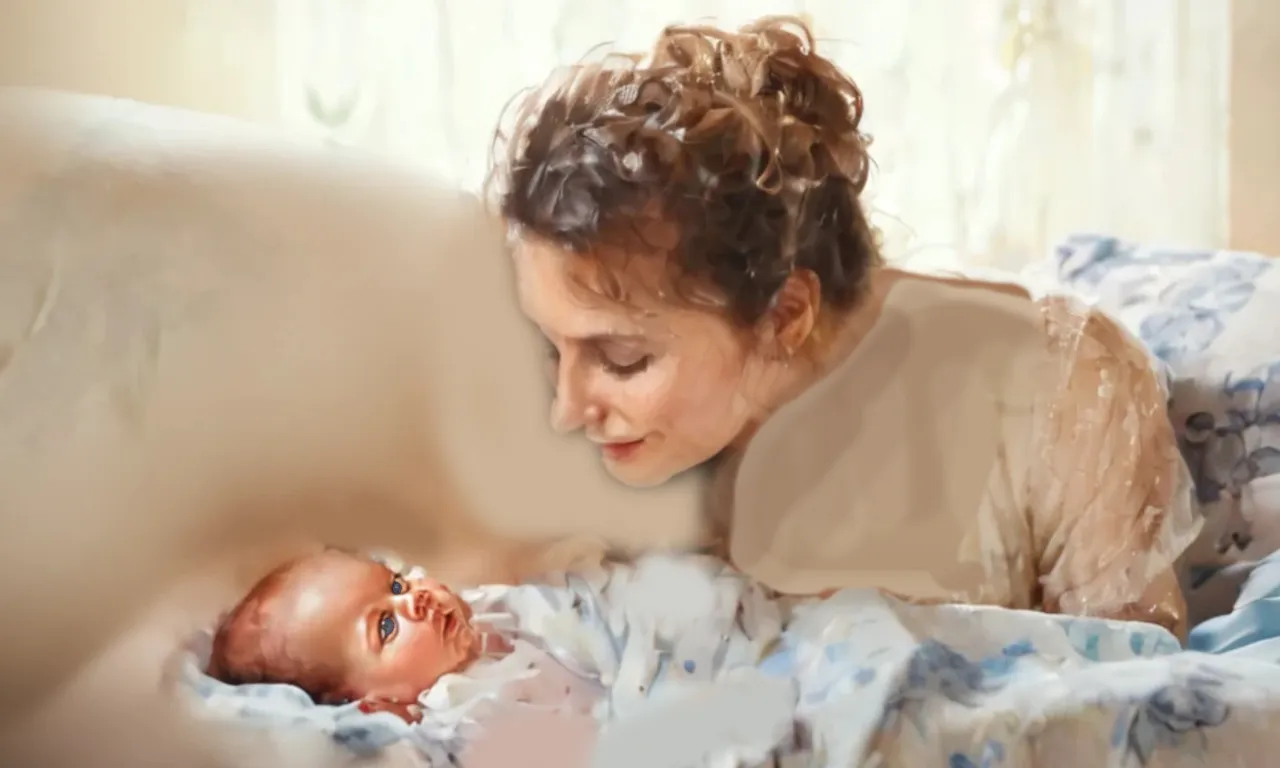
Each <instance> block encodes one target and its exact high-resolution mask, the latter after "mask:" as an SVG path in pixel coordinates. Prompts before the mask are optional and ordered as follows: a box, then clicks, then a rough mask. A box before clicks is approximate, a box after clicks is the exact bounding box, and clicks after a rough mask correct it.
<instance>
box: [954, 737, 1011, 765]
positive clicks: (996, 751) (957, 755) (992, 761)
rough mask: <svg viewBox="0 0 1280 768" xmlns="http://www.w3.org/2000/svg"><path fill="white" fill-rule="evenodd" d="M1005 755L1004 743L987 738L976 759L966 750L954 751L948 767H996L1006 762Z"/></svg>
mask: <svg viewBox="0 0 1280 768" xmlns="http://www.w3.org/2000/svg"><path fill="white" fill-rule="evenodd" d="M1004 756H1005V748H1004V744H1001V743H1000V742H998V741H996V740H994V739H987V742H986V743H985V744H983V745H982V750H981V751H980V752H979V753H978V756H977V758H976V759H975V758H973V757H970V756H969V755H967V754H965V753H964V752H953V753H952V754H951V757H950V759H948V760H947V766H948V768H996V766H999V765H1003V764H1004Z"/></svg>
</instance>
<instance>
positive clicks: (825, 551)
mask: <svg viewBox="0 0 1280 768" xmlns="http://www.w3.org/2000/svg"><path fill="white" fill-rule="evenodd" d="M1166 400H1167V393H1166V392H1165V389H1164V385H1163V381H1162V380H1161V377H1160V375H1159V374H1158V373H1157V369H1156V368H1155V366H1154V365H1153V362H1152V360H1151V359H1150V358H1149V357H1148V356H1147V354H1146V352H1145V351H1144V350H1143V348H1142V347H1141V345H1140V344H1139V343H1138V342H1137V341H1136V340H1134V339H1133V338H1132V337H1130V336H1129V335H1128V334H1126V333H1125V332H1124V331H1122V330H1121V329H1120V328H1119V326H1117V325H1116V324H1115V323H1114V322H1113V321H1112V320H1110V319H1109V318H1107V317H1106V316H1104V315H1101V314H1099V313H1096V312H1094V311H1092V310H1090V309H1089V308H1088V307H1085V306H1082V305H1080V304H1077V303H1074V302H1073V301H1071V300H1069V299H1066V298H1063V297H1052V296H1048V297H1039V298H1036V297H1033V296H1032V295H1031V294H1030V293H1028V292H1027V291H1024V290H1022V289H1021V288H1018V287H1016V286H1012V285H1000V284H992V283H980V282H973V281H964V280H949V279H938V278H930V277H924V276H917V275H903V276H902V277H901V279H898V280H896V281H895V282H893V284H892V287H891V288H889V290H888V292H887V294H886V295H885V296H884V305H883V309H882V313H881V315H880V317H879V319H878V320H877V322H876V324H875V325H874V327H873V328H872V329H871V330H870V332H869V333H868V334H867V335H866V337H865V338H863V339H862V340H861V342H860V343H859V344H858V346H857V347H856V349H855V350H854V351H853V352H852V354H851V356H849V357H848V358H847V359H845V360H843V361H842V362H841V363H840V364H839V365H838V366H837V367H835V368H834V369H833V370H831V371H830V372H829V373H828V374H827V375H826V376H825V377H824V378H823V379H822V380H820V381H819V382H818V384H817V385H816V386H814V387H813V388H811V389H810V390H808V391H807V392H805V393H804V394H803V395H802V396H800V397H799V398H798V399H796V400H795V401H793V402H791V403H790V404H788V405H786V406H785V407H783V408H782V409H781V410H780V411H778V412H777V413H776V414H774V415H773V417H772V418H771V419H770V420H769V421H767V422H766V423H765V425H764V426H763V427H762V428H761V430H760V431H759V432H758V433H757V434H756V436H755V437H754V439H753V440H752V441H751V443H750V445H749V446H748V447H747V449H746V451H745V453H744V454H743V455H742V456H741V458H740V461H739V463H738V466H737V469H736V474H735V479H734V484H733V499H732V507H733V513H732V534H731V541H730V552H731V554H732V557H733V559H734V561H735V562H736V563H737V564H739V565H740V566H741V567H743V568H745V569H746V570H748V571H749V572H750V573H752V574H753V575H754V576H756V577H757V578H760V579H761V580H763V581H764V582H765V583H767V584H769V585H771V586H773V587H775V588H777V589H779V590H781V591H783V592H792V593H814V592H821V591H823V590H827V589H831V588H839V587H851V586H871V587H880V588H883V589H887V590H889V591H892V592H896V593H899V594H901V595H904V596H906V597H909V598H912V599H920V600H947V601H957V602H969V603H983V604H993V605H1001V606H1006V607H1009V608H1036V609H1043V610H1048V611H1054V612H1064V613H1073V614H1092V615H1101V616H1110V617H1123V618H1138V619H1146V620H1150V621H1154V622H1157V623H1160V624H1163V625H1165V626H1167V627H1169V628H1170V629H1172V630H1174V631H1175V632H1181V631H1182V629H1183V627H1182V624H1183V621H1184V618H1185V607H1184V603H1183V600H1182V597H1181V592H1180V591H1179V589H1178V584H1177V580H1176V577H1175V576H1174V570H1173V561H1174V559H1175V558H1176V557H1177V556H1178V555H1179V554H1181V552H1182V551H1183V550H1184V549H1185V548H1186V547H1187V546H1188V545H1189V544H1190V543H1191V541H1192V540H1193V539H1194V538H1195V536H1196V535H1197V533H1198V532H1199V530H1200V521H1199V518H1198V515H1197V513H1196V511H1195V508H1194V506H1193V503H1192V490H1191V489H1192V486H1191V478H1190V475H1189V473H1188V471H1187V469H1186V467H1185V465H1184V464H1183V461H1182V459H1181V455H1180V454H1179V452H1178V447H1177V443H1176V440H1175V437H1174V434H1173V430H1172V426H1171V424H1170V422H1169V420H1168V417H1167V414H1166Z"/></svg>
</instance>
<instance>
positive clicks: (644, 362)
mask: <svg viewBox="0 0 1280 768" xmlns="http://www.w3.org/2000/svg"><path fill="white" fill-rule="evenodd" d="M652 362H653V355H645V356H644V357H641V358H640V359H639V360H636V361H635V362H633V363H625V364H624V363H616V362H614V361H612V360H609V359H607V358H606V359H603V360H602V361H601V364H602V365H603V366H604V369H605V370H606V371H608V372H609V373H610V374H611V375H613V376H619V377H621V378H626V377H628V376H635V375H636V374H638V373H643V372H644V371H645V369H647V368H648V367H649V364H650V363H652Z"/></svg>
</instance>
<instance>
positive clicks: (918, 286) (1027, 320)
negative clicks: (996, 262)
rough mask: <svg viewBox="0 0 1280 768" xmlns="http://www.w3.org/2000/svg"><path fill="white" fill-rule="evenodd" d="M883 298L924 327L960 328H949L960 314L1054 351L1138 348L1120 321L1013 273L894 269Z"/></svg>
mask: <svg viewBox="0 0 1280 768" xmlns="http://www.w3.org/2000/svg"><path fill="white" fill-rule="evenodd" d="M888 296H889V299H888V300H887V301H886V304H888V305H890V306H893V307H897V308H902V309H905V310H907V311H909V312H910V313H911V314H912V317H913V319H914V320H915V322H916V323H917V324H918V325H921V324H922V325H924V326H926V327H927V326H928V325H929V324H930V319H932V320H933V322H935V323H938V324H939V325H940V326H942V327H945V328H948V329H950V330H953V331H954V330H963V329H962V328H961V329H957V328H955V326H954V322H955V321H956V320H957V319H960V318H958V317H957V313H961V312H963V313H968V318H966V319H967V320H969V321H970V322H971V324H972V325H973V326H974V328H975V329H976V328H978V327H981V326H982V325H986V324H987V323H991V322H994V323H995V324H996V325H997V326H1005V330H1012V329H1013V328H1015V327H1018V326H1021V327H1022V328H1023V329H1025V330H1031V331H1033V332H1034V334H1035V337H1036V338H1038V339H1042V340H1044V341H1047V342H1048V345H1049V349H1050V351H1054V352H1063V351H1066V350H1073V349H1075V348H1076V344H1077V342H1078V341H1080V340H1081V339H1093V340H1095V341H1097V342H1099V343H1105V345H1106V346H1108V347H1110V348H1112V349H1115V350H1127V351H1130V352H1133V351H1137V350H1140V349H1141V344H1140V343H1139V342H1138V341H1137V340H1136V339H1134V338H1132V337H1131V336H1130V334H1128V332H1127V331H1126V330H1125V329H1124V327H1123V325H1122V324H1121V323H1120V322H1119V321H1117V320H1116V319H1114V318H1112V317H1111V316H1109V315H1108V314H1106V313H1105V312H1103V311H1102V310H1100V309H1098V308H1097V307H1094V306H1092V305H1091V304H1089V303H1088V302H1086V301H1084V300H1083V299H1082V298H1080V297H1078V296H1076V295H1074V294H1072V293H1071V292H1070V291H1068V290H1067V289H1065V288H1062V287H1061V286H1054V285H1046V284H1043V283H1039V282H1037V281H1035V280H1032V279H1029V278H1025V277H1023V276H1021V275H1017V274H1013V273H1000V272H995V271H992V270H983V271H980V272H975V273H973V274H969V273H958V272H921V271H909V270H893V275H892V277H891V283H890V288H889V290H888ZM930 309H932V310H934V311H932V312H930V311H928V310H930ZM984 321H985V322H984ZM962 325H963V324H962ZM968 335H969V336H970V337H973V336H974V334H968ZM974 340H975V341H977V342H980V341H981V339H979V338H975V339H974Z"/></svg>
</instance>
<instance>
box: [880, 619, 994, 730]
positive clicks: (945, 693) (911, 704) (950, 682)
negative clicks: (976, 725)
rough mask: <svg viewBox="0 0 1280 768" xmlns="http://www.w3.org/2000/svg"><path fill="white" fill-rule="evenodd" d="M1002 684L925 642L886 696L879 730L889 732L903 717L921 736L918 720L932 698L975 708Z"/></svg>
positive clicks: (942, 647) (955, 654) (958, 656)
mask: <svg viewBox="0 0 1280 768" xmlns="http://www.w3.org/2000/svg"><path fill="white" fill-rule="evenodd" d="M1003 684H1004V683H1003V681H1002V680H1000V679H999V678H998V677H988V674H987V671H986V670H984V669H983V667H982V664H981V663H979V662H975V661H972V660H971V659H969V658H968V657H966V656H965V655H964V654H962V653H960V652H959V651H956V650H955V649H953V648H951V647H950V646H948V645H946V644H945V643H941V642H938V641H937V640H934V639H928V640H924V641H923V642H921V643H920V644H919V645H918V646H916V648H915V650H914V651H913V652H912V654H911V658H910V659H909V660H908V661H907V668H906V670H905V673H904V674H903V676H902V679H901V680H900V681H899V682H898V685H897V688H896V689H895V690H894V691H893V692H892V693H891V694H890V695H889V697H888V699H887V701H886V704H885V708H884V715H883V717H882V719H881V728H882V729H884V728H888V727H890V725H891V724H892V722H893V721H894V720H895V719H896V718H897V717H898V715H900V714H901V715H903V716H905V717H907V719H908V720H910V721H911V722H912V723H913V724H914V725H915V727H916V729H917V730H918V731H919V732H920V733H921V734H923V733H924V723H923V722H921V721H920V718H919V717H917V710H918V708H919V706H920V705H921V704H923V703H924V702H926V701H928V700H929V699H931V698H933V697H935V696H941V697H942V698H944V699H946V700H947V701H950V702H953V703H956V704H960V705H962V706H966V707H976V706H978V704H979V701H978V699H979V697H980V696H982V695H984V694H988V693H992V692H994V691H997V690H999V689H1000V688H1001V687H1002V686H1003Z"/></svg>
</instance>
